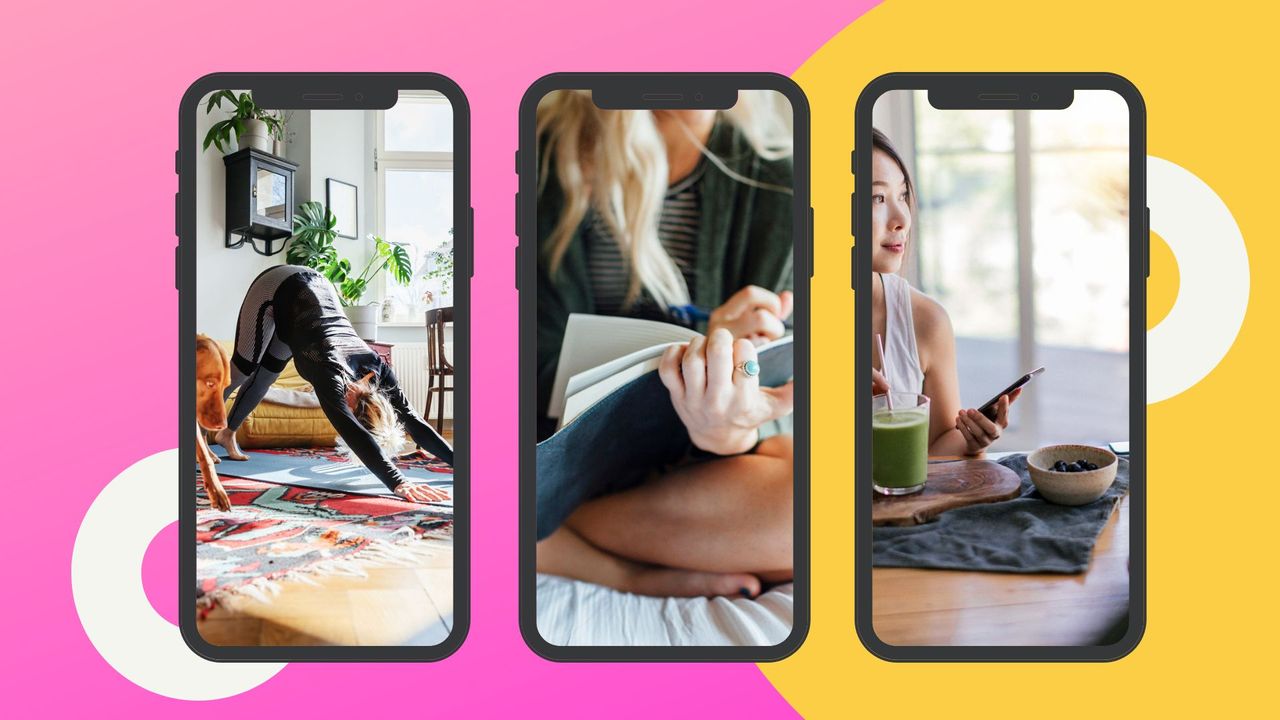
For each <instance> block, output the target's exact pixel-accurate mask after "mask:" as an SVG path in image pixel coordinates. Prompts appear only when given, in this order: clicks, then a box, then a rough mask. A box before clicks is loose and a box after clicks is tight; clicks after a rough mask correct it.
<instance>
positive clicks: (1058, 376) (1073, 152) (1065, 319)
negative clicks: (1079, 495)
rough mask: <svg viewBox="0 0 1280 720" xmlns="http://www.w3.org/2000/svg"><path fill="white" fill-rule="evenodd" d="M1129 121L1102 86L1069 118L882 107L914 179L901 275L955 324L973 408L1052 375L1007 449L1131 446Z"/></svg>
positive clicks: (1055, 113) (891, 100) (901, 102)
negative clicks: (1021, 382) (1024, 380)
mask: <svg viewBox="0 0 1280 720" xmlns="http://www.w3.org/2000/svg"><path fill="white" fill-rule="evenodd" d="M881 105H883V107H881ZM1128 120H1129V114H1128V108H1127V107H1126V106H1125V104H1124V101H1123V99H1122V98H1120V96H1118V95H1116V94H1115V93H1111V92H1104V91H1079V92H1077V93H1076V97H1075V100H1074V102H1073V103H1072V105H1071V106H1070V107H1069V108H1067V109H1065V110H1045V111H1028V110H945V111H940V110H937V109H935V108H934V107H933V106H932V105H930V103H929V99H928V95H927V93H925V92H915V93H909V94H908V93H889V94H886V95H885V96H884V98H882V99H881V102H880V103H877V108H876V118H875V122H876V125H877V127H879V128H880V129H881V130H883V131H885V132H886V134H888V135H889V137H890V138H891V139H893V140H894V142H895V144H896V145H897V147H898V150H899V151H900V152H901V153H902V154H903V155H904V158H905V159H906V162H907V163H908V165H909V166H911V167H912V168H913V172H914V175H915V181H916V186H917V204H918V209H919V212H918V215H917V218H916V228H915V231H914V233H913V234H914V237H915V247H914V248H913V249H910V250H908V257H907V263H908V267H906V268H904V270H903V274H904V275H906V277H907V278H908V279H909V280H911V281H912V283H913V284H915V285H916V286H917V287H919V288H920V289H921V290H922V291H923V292H925V293H927V294H929V295H931V296H932V297H934V298H936V299H937V300H938V301H939V302H940V303H941V304H942V305H943V307H945V308H946V309H947V312H948V314H949V315H950V317H951V322H952V325H953V327H954V329H955V333H956V349H957V355H958V370H959V374H960V391H961V402H962V403H963V404H964V406H965V407H976V406H977V405H979V404H980V403H982V402H984V401H986V400H987V399H988V398H989V397H990V396H991V395H992V394H993V393H995V392H996V391H998V390H999V389H1000V388H1001V387H1004V386H1005V385H1007V384H1008V383H1010V382H1012V381H1013V380H1014V379H1015V378H1016V377H1018V376H1019V375H1021V374H1022V373H1024V372H1026V371H1028V370H1030V369H1032V368H1034V367H1037V366H1039V365H1044V366H1045V367H1046V368H1047V369H1048V372H1046V373H1045V375H1044V376H1043V377H1042V378H1039V379H1037V380H1036V383H1035V385H1034V386H1033V387H1032V388H1031V389H1030V390H1029V391H1028V393H1027V394H1026V395H1024V396H1023V399H1022V400H1019V402H1018V409H1017V411H1016V412H1015V413H1014V415H1013V423H1014V424H1013V425H1011V426H1010V428H1009V431H1008V432H1006V434H1005V436H1004V437H1003V438H1002V439H1001V441H1000V442H999V443H998V444H997V447H996V449H1000V450H1007V449H1030V448H1034V447H1037V446H1038V445H1041V444H1045V443H1048V442H1092V443H1099V442H1104V441H1111V440H1126V439H1128V415H1127V405H1125V402H1126V401H1127V398H1128V390H1129V378H1128V350H1129V344H1128V337H1129V323H1128V305H1129V284H1128V271H1129V268H1128V262H1127V258H1128V253H1127V250H1128V245H1127V242H1128V223H1129V217H1128V202H1129V195H1128V180H1129V178H1128V169H1129V168H1128V132H1129V128H1128ZM1117 398H1120V399H1122V400H1121V401H1120V402H1117V400H1116V399H1117Z"/></svg>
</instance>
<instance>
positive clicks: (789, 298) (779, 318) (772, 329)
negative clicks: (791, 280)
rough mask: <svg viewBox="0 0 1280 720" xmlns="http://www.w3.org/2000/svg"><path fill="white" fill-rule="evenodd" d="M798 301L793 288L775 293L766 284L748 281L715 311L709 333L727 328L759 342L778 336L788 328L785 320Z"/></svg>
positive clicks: (709, 325)
mask: <svg viewBox="0 0 1280 720" xmlns="http://www.w3.org/2000/svg"><path fill="white" fill-rule="evenodd" d="M794 304H795V295H794V294H793V293H792V292H791V291H790V290H783V291H782V292H780V293H776V294H775V293H773V292H770V291H769V290H765V289H764V288H762V287H757V286H755V285H748V286H746V287H744V288H742V289H741V290H739V291H738V292H736V293H734V294H733V295H731V296H729V299H728V300H725V301H724V304H723V305H721V306H720V307H718V308H716V309H715V310H712V311H711V318H710V319H709V320H708V321H707V336H708V337H710V336H711V334H712V333H713V332H715V331H716V330H718V329H720V328H724V329H726V330H728V331H729V332H730V333H732V334H733V337H735V338H744V339H747V340H750V341H751V342H752V344H755V345H763V344H764V343H766V342H769V341H770V340H777V339H778V338H780V337H782V336H783V335H785V334H786V332H787V328H786V325H785V324H784V322H783V321H784V320H786V319H787V318H789V317H791V310H792V306H793V305H794Z"/></svg>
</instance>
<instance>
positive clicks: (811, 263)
mask: <svg viewBox="0 0 1280 720" xmlns="http://www.w3.org/2000/svg"><path fill="white" fill-rule="evenodd" d="M813 234H814V233H813V208H809V258H808V260H809V277H813V266H814V265H815V264H816V263H817V261H816V260H815V259H814V247H813Z"/></svg>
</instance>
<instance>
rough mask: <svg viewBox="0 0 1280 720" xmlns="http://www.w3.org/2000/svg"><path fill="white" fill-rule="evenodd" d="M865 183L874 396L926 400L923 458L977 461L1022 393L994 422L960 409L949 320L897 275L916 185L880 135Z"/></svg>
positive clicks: (1003, 404)
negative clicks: (877, 340) (877, 357)
mask: <svg viewBox="0 0 1280 720" xmlns="http://www.w3.org/2000/svg"><path fill="white" fill-rule="evenodd" d="M871 178H872V180H871V269H872V272H873V274H874V282H873V283H872V284H871V300H872V306H871V307H872V310H871V325H872V327H873V328H874V332H875V333H876V334H877V335H880V336H881V337H882V338H883V341H884V348H885V353H884V355H885V363H884V366H883V367H880V368H878V369H873V370H872V383H871V385H872V392H873V393H875V394H877V395H878V394H880V393H884V392H888V391H889V390H890V389H892V390H893V391H894V392H908V393H922V394H924V395H926V396H928V398H929V454H930V455H977V454H978V453H981V452H982V451H983V450H985V449H986V448H988V447H990V446H991V444H992V443H994V442H995V441H996V440H997V439H998V438H999V437H1000V434H1001V432H1003V430H1004V429H1005V428H1007V427H1009V405H1010V404H1012V403H1013V401H1014V400H1016V399H1017V398H1018V395H1019V394H1021V392H1022V391H1021V390H1014V391H1013V392H1011V393H1009V394H1008V395H1002V396H1000V401H999V403H998V404H997V405H996V419H995V420H994V421H992V420H990V419H988V418H987V417H986V416H985V415H983V414H982V413H980V412H978V411H977V410H975V409H973V408H964V409H962V408H961V406H960V380H959V376H958V374H957V372H956V337H955V332H954V331H953V330H952V329H951V319H950V318H949V317H948V316H947V311H946V309H945V308H943V307H942V305H940V304H939V303H938V301H937V300H934V299H933V298H931V297H929V296H928V295H925V294H924V293H922V292H920V291H919V290H916V289H915V288H913V287H911V285H910V284H909V283H908V282H907V280H906V278H904V277H902V276H901V275H899V274H898V272H899V271H900V270H901V269H902V260H903V257H904V256H905V254H906V252H907V249H908V243H909V241H910V238H911V225H912V220H913V219H914V216H915V185H914V183H912V181H911V174H910V173H909V172H908V171H907V165H906V163H905V162H903V160H902V157H901V156H900V155H899V154H898V152H897V150H895V149H894V147H893V143H891V142H890V141H889V138H888V137H886V136H885V135H884V133H881V132H880V131H879V130H874V131H872V153H871Z"/></svg>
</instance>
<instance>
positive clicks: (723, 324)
mask: <svg viewBox="0 0 1280 720" xmlns="http://www.w3.org/2000/svg"><path fill="white" fill-rule="evenodd" d="M773 95H774V94H773V93H761V92H748V91H744V92H742V93H741V94H740V99H739V102H738V104H737V105H736V106H735V107H734V108H732V109H730V110H728V111H724V112H716V111H700V110H681V111H647V110H601V109H599V108H597V107H596V105H595V104H594V102H592V99H591V95H590V93H588V92H579V91H560V92H556V93H552V94H550V95H548V96H547V97H546V98H545V99H544V100H543V102H542V104H541V105H540V106H539V108H538V136H539V144H540V147H539V157H540V164H541V166H540V168H539V170H540V178H539V181H540V192H539V194H538V226H539V227H538V242H539V264H538V271H539V278H538V402H539V408H540V426H539V439H540V440H541V439H543V438H545V437H546V436H548V435H550V434H551V432H553V431H554V429H555V422H554V420H553V419H550V418H547V417H546V410H547V405H548V402H549V398H550V392H551V386H552V382H553V379H554V375H555V369H556V364H557V362H558V359H559V352H560V345H561V341H562V339H563V335H564V328H565V323H566V322H567V320H568V317H569V314H570V313H575V312H577V313H594V314H604V315H626V316H631V317H641V318H648V319H656V320H663V321H666V322H677V321H678V320H677V317H676V316H675V315H673V312H672V309H673V308H681V307H686V306H689V305H693V306H695V307H700V308H708V309H711V312H710V317H709V319H708V320H706V321H705V323H699V324H698V329H700V330H703V331H704V332H705V339H703V338H699V339H697V340H694V341H693V342H690V343H688V344H687V345H681V346H678V347H675V348H672V349H671V350H669V351H668V352H667V353H666V354H665V355H664V356H663V357H662V360H661V366H660V369H659V375H660V376H661V378H662V381H663V384H664V385H665V386H666V387H667V389H668V391H669V392H670V394H671V401H672V405H673V406H674V407H675V410H676V413H677V415H678V416H679V418H680V420H681V422H683V423H684V425H685V429H686V430H688V433H689V437H690V440H691V441H692V444H693V446H694V448H696V450H695V451H694V452H693V454H694V456H695V457H692V458H691V459H690V460H689V461H687V462H684V463H681V464H678V465H676V466H675V467H664V468H655V469H653V471H652V473H650V474H649V475H648V476H647V477H646V478H645V479H642V481H641V482H639V484H636V485H634V486H633V487H630V489H626V490H623V491H621V492H616V493H613V494H609V495H604V496H601V497H598V498H595V499H593V500H590V501H588V502H586V503H585V504H583V505H581V506H579V507H577V508H576V509H572V514H569V515H568V518H569V519H568V520H567V521H566V522H565V523H564V524H563V525H561V526H560V527H559V528H558V529H557V530H555V531H554V532H553V533H551V534H550V535H549V536H548V537H546V538H545V539H543V540H542V541H541V542H539V543H538V554H537V565H538V571H539V572H543V573H550V574H554V575H561V576H566V577H571V578H576V579H579V580H585V581H589V582H595V583H599V584H603V585H608V586H610V587H614V588H617V589H620V590H624V591H628V592H635V593H640V594H648V595H681V596H710V595H743V596H747V597H754V596H755V595H757V594H759V592H760V590H761V587H762V583H769V582H779V581H783V580H788V579H790V577H791V567H792V549H791V548H792V522H791V520H792V460H791V447H792V444H791V437H790V435H789V434H770V433H771V432H773V430H772V429H773V428H774V427H775V426H776V425H777V424H778V423H775V422H774V421H777V420H779V419H782V420H784V421H785V420H788V419H789V418H786V417H785V416H787V415H789V414H790V413H791V408H792V394H791V385H789V384H788V385H786V386H783V387H781V388H776V389H770V388H761V387H760V385H759V382H758V379H757V378H756V377H755V376H754V375H748V374H747V372H746V371H745V370H744V369H743V368H744V367H746V366H744V363H745V362H746V361H747V360H752V359H754V358H755V356H756V355H755V352H756V351H755V346H756V344H758V343H761V342H764V341H767V340H771V339H775V338H778V337H780V336H782V335H783V333H784V332H785V327H784V324H783V321H784V320H785V319H786V318H787V317H788V316H789V315H790V313H791V304H792V294H791V286H792V238H791V233H792V195H791V178H792V169H791V160H790V155H791V148H790V145H791V128H790V110H789V108H787V109H784V108H781V107H779V106H778V105H777V103H775V102H773V97H772V96H773ZM779 97H780V96H779ZM635 442H641V443H642V442H644V438H636V439H635ZM540 502H542V500H541V499H540ZM548 502H554V500H549V501H548ZM542 511H543V508H542V507H540V508H539V512H540V513H541V512H542Z"/></svg>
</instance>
